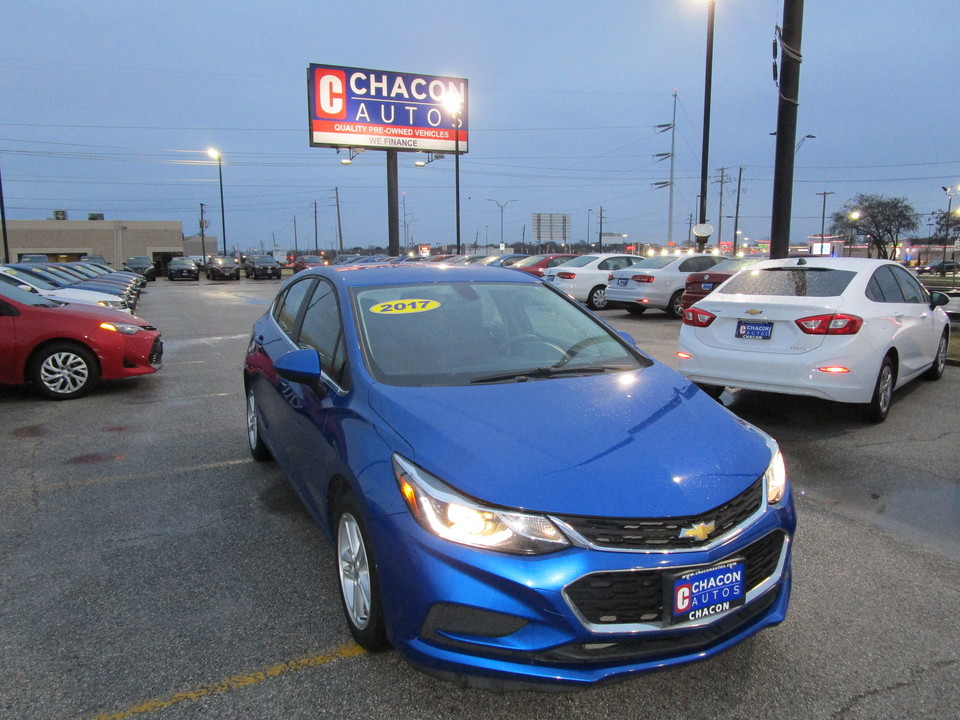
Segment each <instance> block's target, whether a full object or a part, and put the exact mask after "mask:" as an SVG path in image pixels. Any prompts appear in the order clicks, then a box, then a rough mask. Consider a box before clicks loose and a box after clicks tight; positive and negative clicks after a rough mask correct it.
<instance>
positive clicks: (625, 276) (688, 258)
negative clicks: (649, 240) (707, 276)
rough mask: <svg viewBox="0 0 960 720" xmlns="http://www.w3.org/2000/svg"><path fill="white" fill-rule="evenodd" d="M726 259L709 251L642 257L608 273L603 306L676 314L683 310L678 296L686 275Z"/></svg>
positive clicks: (635, 312) (628, 310)
mask: <svg viewBox="0 0 960 720" xmlns="http://www.w3.org/2000/svg"><path fill="white" fill-rule="evenodd" d="M726 259H727V258H725V257H723V256H722V255H713V254H709V253H684V254H682V255H654V256H653V257H648V258H644V259H643V260H641V261H640V262H638V263H637V264H636V265H634V266H633V267H629V268H627V269H625V270H618V271H616V272H614V273H611V275H610V280H609V282H608V284H607V293H606V297H607V307H611V308H623V309H624V310H626V311H627V312H629V313H631V314H633V315H639V314H640V313H642V312H644V311H645V310H646V309H647V308H654V309H656V310H663V311H664V312H665V313H667V315H670V316H671V317H675V318H678V317H680V314H681V312H682V311H683V306H682V305H681V303H680V298H681V297H683V289H684V287H685V285H686V282H687V275H689V274H690V273H695V272H704V271H705V270H709V269H710V268H712V267H713V266H714V265H716V264H718V263H720V262H722V261H723V260H726Z"/></svg>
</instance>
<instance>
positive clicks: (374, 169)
mask: <svg viewBox="0 0 960 720" xmlns="http://www.w3.org/2000/svg"><path fill="white" fill-rule="evenodd" d="M958 11H960V0H913V1H912V2H902V1H898V2H893V0H819V1H818V0H807V2H806V3H805V8H804V17H803V37H802V47H801V52H802V54H803V63H802V65H801V70H800V104H799V108H798V118H797V140H798V141H799V140H802V141H803V142H802V144H801V145H800V146H799V148H798V149H797V151H796V156H795V175H794V194H793V218H792V223H791V243H793V244H796V243H801V242H803V241H804V240H805V239H806V238H807V236H809V235H814V234H818V233H819V232H820V225H821V219H822V216H823V214H824V201H826V205H825V212H826V217H827V227H828V229H829V223H830V215H831V214H832V213H833V212H835V211H838V210H840V209H841V208H842V207H843V206H844V205H845V204H847V203H848V202H849V201H850V200H851V199H852V198H853V197H854V196H855V195H857V194H858V193H872V194H879V195H883V196H888V197H898V198H905V199H906V200H907V201H908V202H909V203H910V204H911V205H912V206H913V208H914V209H915V210H916V212H917V213H920V214H921V216H920V218H919V221H920V229H919V230H918V231H917V234H919V235H921V236H926V235H927V234H929V232H930V228H929V226H928V223H929V221H930V219H931V218H930V216H929V214H930V213H932V212H935V211H942V210H945V209H946V207H947V202H948V198H947V195H946V193H944V191H943V190H942V187H943V186H953V187H956V186H958V185H960V143H958V132H957V128H958V122H960V113H958V109H960V102H958V82H957V68H958V65H960V63H958V61H960V52H958V51H960V31H958V27H960V25H958V16H960V13H958ZM782 23H783V6H782V0H717V5H716V17H715V34H714V57H713V89H712V109H711V119H710V128H711V131H710V151H709V157H708V167H709V168H710V182H709V186H708V193H707V195H708V198H707V220H708V222H709V223H710V224H712V225H713V226H714V227H715V228H716V232H715V234H714V236H713V238H712V239H713V240H716V239H718V237H719V239H721V240H724V241H730V240H732V238H733V229H734V222H735V219H734V218H735V216H736V215H737V214H738V213H737V207H738V201H739V224H738V227H739V229H740V230H741V233H742V234H741V242H743V241H744V239H745V240H746V241H747V242H748V243H751V244H752V243H756V242H757V241H762V240H764V239H768V238H769V236H770V222H771V220H770V214H771V203H772V191H773V171H774V153H775V142H776V138H775V137H774V136H773V135H771V133H772V132H773V131H775V130H776V126H777V104H778V89H777V86H776V85H775V83H774V79H773V72H772V60H773V55H772V46H773V41H774V37H775V29H776V27H777V26H778V25H782ZM706 33H707V4H706V1H705V0H618V1H614V0H542V1H541V0H514V1H513V2H510V3H504V2H489V1H488V0H472V1H464V0H448V1H447V2H442V3H441V2H432V1H428V0H396V1H395V2H391V3H386V2H377V1H373V0H353V2H350V3H336V4H335V3H330V2H324V1H322V0H321V1H317V0H314V1H313V2H293V1H290V0H272V1H271V2H262V0H258V1H257V2H248V1H247V0H236V1H234V2H229V3H224V2H210V1H208V0H191V1H190V2H179V1H173V0H154V1H151V2H142V1H141V2H134V1H132V0H112V1H111V0H94V1H92V2H91V1H90V0H73V1H66V0H29V2H24V1H23V0H8V1H7V2H5V3H4V4H3V7H2V9H0V98H2V99H0V175H2V189H3V196H4V202H5V207H6V214H7V219H8V220H37V219H46V218H51V217H52V216H53V211H54V210H60V209H63V210H66V211H67V213H68V217H69V219H71V220H83V219H86V217H87V214H88V213H103V214H104V217H105V219H108V220H110V219H117V220H128V221H133V220H167V221H170V220H172V221H179V222H181V223H182V225H183V232H184V233H185V234H186V235H192V234H195V233H196V232H197V231H198V222H199V217H200V204H201V203H203V204H204V205H205V206H206V217H207V219H209V221H210V226H209V228H208V229H207V232H208V233H209V234H211V235H214V236H217V237H220V236H221V233H222V227H221V221H220V194H219V190H220V188H219V181H218V175H217V165H216V161H214V160H211V159H210V158H209V157H208V156H207V154H206V150H207V149H208V148H210V147H216V148H217V149H218V150H219V151H220V152H221V154H222V168H221V169H222V174H223V195H224V203H223V206H224V218H225V224H226V232H227V239H228V245H229V246H230V247H234V246H236V247H239V248H241V249H257V248H265V249H267V250H269V249H270V248H271V246H277V247H282V248H292V247H293V246H294V243H296V246H297V247H298V248H299V249H301V250H312V249H313V248H314V246H316V247H317V248H318V249H320V250H327V249H335V248H336V247H337V244H338V241H337V209H336V202H335V198H336V197H339V204H340V227H341V228H342V233H343V242H344V246H345V247H353V246H360V247H367V246H386V245H387V240H388V228H387V221H388V214H387V190H386V161H385V155H386V154H385V153H384V152H379V151H367V152H365V153H363V154H362V155H360V156H358V157H357V158H355V160H354V162H353V163H352V164H351V165H349V166H344V165H342V164H341V163H340V160H341V159H342V158H343V157H344V155H342V154H341V155H338V154H337V153H336V151H335V150H333V149H330V148H318V147H311V146H310V144H309V137H308V121H307V115H308V113H307V82H306V70H307V67H308V66H309V65H310V64H311V63H316V64H324V65H331V66H346V67H356V68H369V69H377V70H388V71H395V72H404V73H418V74H424V75H435V76H451V77H459V78H466V79H467V80H468V83H469V98H468V103H469V129H470V145H469V152H468V153H466V154H464V155H462V156H461V161H460V204H461V237H462V241H463V243H464V244H467V243H473V242H474V241H477V242H479V244H480V245H481V246H483V245H485V244H486V243H490V244H497V243H499V241H500V232H501V220H502V221H503V238H504V241H505V242H506V243H507V244H508V246H509V245H511V244H512V243H516V242H519V241H521V240H524V239H525V240H527V241H528V242H529V241H530V240H531V237H532V216H533V214H535V213H566V214H569V215H570V226H571V238H570V239H571V241H574V242H577V241H583V240H584V239H585V238H587V236H588V233H589V238H590V241H591V242H595V241H596V238H597V234H598V232H599V225H598V219H599V216H600V208H602V209H603V217H604V226H603V230H604V232H611V233H619V234H623V235H626V236H627V237H628V238H629V241H630V242H638V243H657V244H666V242H667V238H668V236H670V235H672V237H673V238H674V240H675V241H676V242H677V243H678V244H680V245H685V244H686V241H687V238H688V237H689V228H690V225H691V221H692V222H694V223H695V222H696V220H697V215H698V201H697V196H698V194H699V191H700V167H701V148H702V139H703V138H702V127H703V94H704V92H703V91H704V68H705V47H706ZM675 95H676V123H675V127H674V130H673V131H670V130H665V131H664V130H663V129H659V130H658V128H657V126H658V125H664V124H669V123H671V122H672V120H673V112H674V96H675ZM807 135H812V136H814V137H809V138H807V137H805V136H807ZM671 141H673V146H674V157H673V162H674V174H673V199H674V209H673V222H672V225H671V223H670V215H669V196H670V191H669V189H668V188H663V187H658V186H657V183H663V182H664V181H668V180H669V179H670V160H669V159H664V158H663V157H662V155H661V154H663V153H668V152H669V151H670V148H671ZM398 157H399V159H398V166H399V172H398V179H399V190H400V191H401V193H402V194H401V198H402V204H401V208H400V216H401V229H400V240H401V243H406V244H408V245H413V244H430V245H432V246H433V247H434V248H435V249H438V248H440V247H442V246H445V245H448V244H450V243H454V242H455V234H456V216H455V173H454V161H453V157H452V156H451V155H447V156H446V157H445V158H443V159H440V160H436V161H434V162H432V163H429V164H428V165H426V166H424V167H419V168H418V167H416V166H415V165H414V161H415V160H417V159H422V156H421V157H417V156H415V155H414V154H413V153H399V156H398ZM721 168H724V170H723V175H722V177H724V178H725V179H726V180H727V181H728V182H724V183H721V182H720V178H721ZM741 168H742V171H741ZM738 178H739V179H740V183H739V184H740V192H739V194H738V192H737V185H738ZM721 189H722V195H721ZM823 193H828V194H826V195H824V194H823ZM957 202H958V203H960V199H958V201H957ZM501 208H502V209H501ZM671 228H672V233H671V232H670V230H671Z"/></svg>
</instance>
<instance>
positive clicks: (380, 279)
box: [296, 263, 541, 287]
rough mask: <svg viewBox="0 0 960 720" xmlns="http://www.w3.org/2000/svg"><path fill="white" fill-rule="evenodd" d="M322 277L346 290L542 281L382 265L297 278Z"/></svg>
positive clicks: (313, 271) (500, 272) (477, 269)
mask: <svg viewBox="0 0 960 720" xmlns="http://www.w3.org/2000/svg"><path fill="white" fill-rule="evenodd" d="M312 275H319V276H322V277H326V278H329V279H330V280H332V281H334V282H335V283H337V284H338V285H342V286H344V287H370V286H378V285H408V284H410V285H414V284H422V283H441V282H512V283H539V282H541V280H540V279H539V278H535V277H533V275H530V274H528V273H521V272H517V271H516V270H511V269H509V268H501V267H488V266H476V265H445V264H444V263H390V264H387V263H383V264H373V263H371V264H366V265H350V264H346V265H328V266H324V267H314V268H308V269H307V270H304V271H303V272H300V273H298V274H297V276H296V277H297V278H298V279H299V278H302V277H304V276H312Z"/></svg>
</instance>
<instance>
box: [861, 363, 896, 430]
mask: <svg viewBox="0 0 960 720" xmlns="http://www.w3.org/2000/svg"><path fill="white" fill-rule="evenodd" d="M896 382H897V374H896V372H895V371H894V368H893V360H891V359H890V358H889V357H885V358H884V359H883V362H882V363H881V364H880V372H879V373H877V384H876V385H875V386H874V388H873V397H872V398H871V399H870V402H869V403H867V405H866V407H865V409H864V410H865V413H864V414H865V416H866V418H867V420H869V421H870V422H872V423H882V422H883V421H884V420H886V419H887V414H888V413H889V412H890V404H891V403H892V402H893V387H894V385H895V384H896Z"/></svg>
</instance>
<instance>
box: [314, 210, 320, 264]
mask: <svg viewBox="0 0 960 720" xmlns="http://www.w3.org/2000/svg"><path fill="white" fill-rule="evenodd" d="M313 252H314V253H316V254H317V255H319V254H320V233H319V231H318V230H317V201H316V200H314V201H313Z"/></svg>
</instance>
